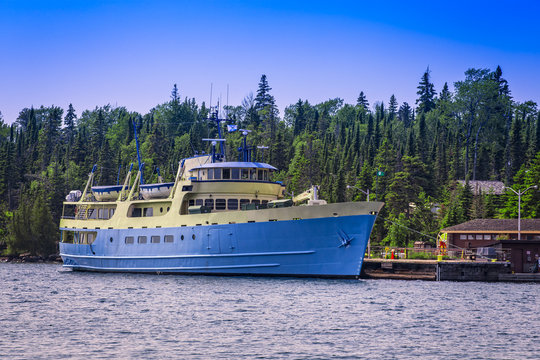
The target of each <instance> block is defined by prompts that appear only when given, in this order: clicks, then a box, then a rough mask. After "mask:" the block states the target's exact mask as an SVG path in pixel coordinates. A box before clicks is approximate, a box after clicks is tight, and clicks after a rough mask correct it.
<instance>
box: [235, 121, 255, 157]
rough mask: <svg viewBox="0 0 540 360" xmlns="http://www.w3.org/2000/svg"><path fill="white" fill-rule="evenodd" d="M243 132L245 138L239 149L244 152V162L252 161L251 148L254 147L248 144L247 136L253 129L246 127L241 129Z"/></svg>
mask: <svg viewBox="0 0 540 360" xmlns="http://www.w3.org/2000/svg"><path fill="white" fill-rule="evenodd" d="M239 131H240V132H241V133H242V137H243V138H244V140H243V142H242V147H241V148H238V151H240V152H241V153H242V161H244V162H250V161H251V150H252V149H253V148H252V147H251V146H248V145H247V140H246V139H247V136H248V134H249V133H250V132H251V130H246V129H240V130H239Z"/></svg>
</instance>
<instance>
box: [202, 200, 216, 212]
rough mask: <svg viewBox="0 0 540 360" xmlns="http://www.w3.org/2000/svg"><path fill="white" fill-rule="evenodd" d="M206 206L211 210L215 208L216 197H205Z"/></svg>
mask: <svg viewBox="0 0 540 360" xmlns="http://www.w3.org/2000/svg"><path fill="white" fill-rule="evenodd" d="M204 206H206V207H207V208H210V210H214V199H204Z"/></svg>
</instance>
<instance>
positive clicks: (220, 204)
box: [216, 199, 226, 210]
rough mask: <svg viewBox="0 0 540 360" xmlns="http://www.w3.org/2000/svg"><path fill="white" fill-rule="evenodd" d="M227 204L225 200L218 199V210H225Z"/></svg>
mask: <svg viewBox="0 0 540 360" xmlns="http://www.w3.org/2000/svg"><path fill="white" fill-rule="evenodd" d="M225 208H226V202H225V199H216V210H225Z"/></svg>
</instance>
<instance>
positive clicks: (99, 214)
mask: <svg viewBox="0 0 540 360" xmlns="http://www.w3.org/2000/svg"><path fill="white" fill-rule="evenodd" d="M104 216H105V209H98V219H104V218H105V217H104Z"/></svg>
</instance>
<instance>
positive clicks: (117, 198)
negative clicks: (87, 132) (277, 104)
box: [59, 116, 383, 278]
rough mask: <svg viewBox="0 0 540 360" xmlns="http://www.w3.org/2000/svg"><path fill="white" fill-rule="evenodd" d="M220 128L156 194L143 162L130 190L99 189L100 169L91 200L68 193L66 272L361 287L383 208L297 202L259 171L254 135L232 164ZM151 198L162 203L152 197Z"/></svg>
mask: <svg viewBox="0 0 540 360" xmlns="http://www.w3.org/2000/svg"><path fill="white" fill-rule="evenodd" d="M213 119H214V120H217V124H218V134H219V136H218V138H216V139H204V140H207V141H210V142H211V147H212V152H211V153H208V154H199V155H194V156H192V157H189V158H185V159H182V160H181V161H180V163H179V165H178V170H177V172H176V176H175V179H174V182H171V183H163V182H162V180H161V177H160V181H159V182H158V183H157V184H146V186H144V184H143V183H142V177H143V168H144V165H143V164H141V163H140V157H139V154H138V159H139V168H138V171H137V175H136V176H135V179H134V180H133V181H132V180H131V171H129V172H128V174H127V175H126V180H125V181H124V184H123V185H114V186H109V187H107V186H100V187H92V184H93V178H94V173H95V166H94V168H93V169H92V172H91V173H90V174H89V177H88V181H87V184H86V187H85V189H84V191H82V192H81V191H72V192H70V194H69V195H68V196H67V197H66V200H67V201H65V202H64V205H63V213H62V218H61V220H60V234H61V239H60V242H59V248H60V256H61V257H62V260H63V266H64V267H66V268H71V269H73V270H80V271H98V272H133V273H158V274H205V275H227V276H228V275H248V276H294V277H330V278H357V277H358V276H359V275H360V270H361V267H362V263H363V260H364V255H365V252H366V247H367V244H368V241H369V237H370V234H371V231H372V228H373V225H374V222H375V219H376V217H377V214H378V213H379V211H380V209H381V208H382V206H383V203H382V202H377V201H369V199H367V201H361V202H344V203H327V202H326V201H325V200H322V199H320V198H319V195H318V193H319V187H318V186H316V185H314V186H311V187H310V188H309V189H308V190H306V191H305V192H304V193H302V194H299V195H297V196H291V194H288V193H287V191H286V189H285V186H284V185H283V184H282V183H281V182H279V181H273V180H272V178H273V174H274V172H275V171H277V169H276V168H275V167H273V166H272V165H269V164H267V163H264V162H256V161H252V158H251V152H252V147H250V146H248V145H247V142H246V137H247V134H248V131H243V133H242V134H243V137H244V138H243V146H242V147H241V148H239V152H240V154H239V155H240V156H239V159H238V161H227V160H226V158H225V155H224V152H223V149H224V142H225V139H224V138H223V137H222V136H221V126H220V119H217V116H214V118H213ZM218 147H219V151H218V150H217V148H218ZM130 170H131V169H130ZM92 188H94V189H92ZM153 189H154V190H156V192H155V194H154V195H155V196H152V195H150V193H151V191H149V190H153ZM94 190H96V191H94ZM145 190H146V191H145ZM157 190H159V191H157ZM145 193H146V196H145ZM104 195H106V196H104Z"/></svg>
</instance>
